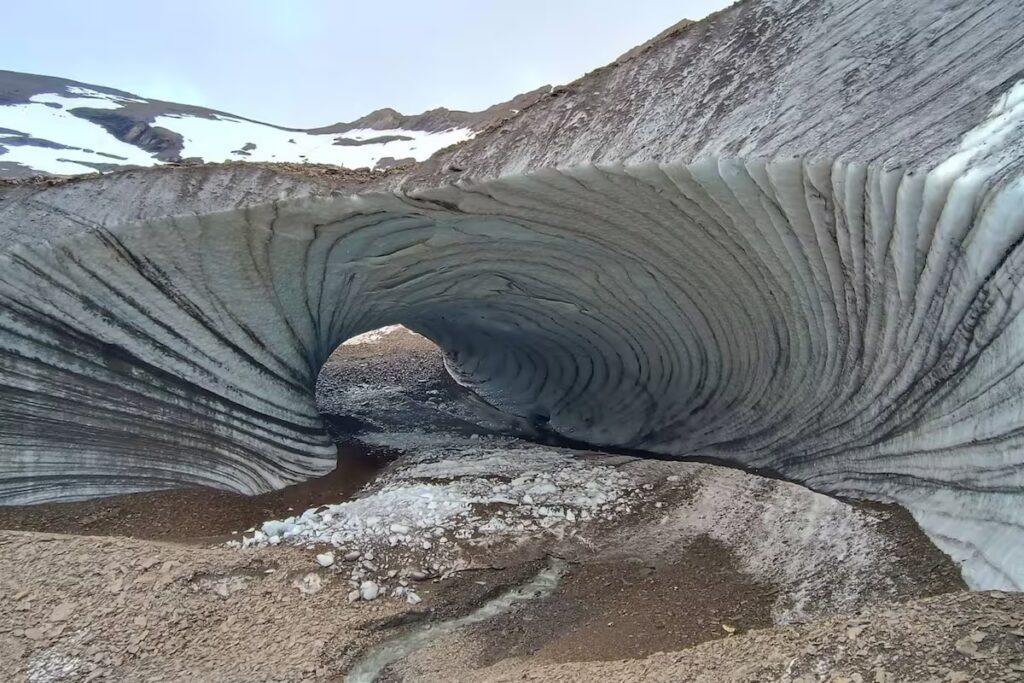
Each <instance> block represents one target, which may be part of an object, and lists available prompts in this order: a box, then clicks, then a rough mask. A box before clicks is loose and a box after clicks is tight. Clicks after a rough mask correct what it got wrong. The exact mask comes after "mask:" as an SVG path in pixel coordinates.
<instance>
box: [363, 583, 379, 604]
mask: <svg viewBox="0 0 1024 683" xmlns="http://www.w3.org/2000/svg"><path fill="white" fill-rule="evenodd" d="M378 595H380V586H378V585H377V582H376V581H363V582H362V583H361V584H359V597H360V598H362V599H363V600H376V599H377V596H378Z"/></svg>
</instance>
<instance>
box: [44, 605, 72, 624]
mask: <svg viewBox="0 0 1024 683" xmlns="http://www.w3.org/2000/svg"><path fill="white" fill-rule="evenodd" d="M74 611H75V605H74V603H70V602H64V603H61V604H60V605H57V606H56V607H54V608H53V611H52V612H50V621H58V622H59V621H67V619H68V617H70V616H71V615H72V614H73V613H74Z"/></svg>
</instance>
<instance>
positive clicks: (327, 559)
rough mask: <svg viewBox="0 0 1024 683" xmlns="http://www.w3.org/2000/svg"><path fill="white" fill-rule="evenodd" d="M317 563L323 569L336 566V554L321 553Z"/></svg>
mask: <svg viewBox="0 0 1024 683" xmlns="http://www.w3.org/2000/svg"><path fill="white" fill-rule="evenodd" d="M316 562H317V564H319V565H320V566H321V567H330V566H331V565H332V564H334V553H332V552H326V553H320V554H319V555H317V556H316Z"/></svg>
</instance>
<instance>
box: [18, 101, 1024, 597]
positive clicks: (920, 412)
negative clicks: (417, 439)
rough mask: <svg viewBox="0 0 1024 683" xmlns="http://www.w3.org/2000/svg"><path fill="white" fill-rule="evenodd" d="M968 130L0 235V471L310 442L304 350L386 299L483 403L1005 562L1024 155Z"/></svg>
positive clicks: (75, 467) (45, 473)
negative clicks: (752, 472)
mask: <svg viewBox="0 0 1024 683" xmlns="http://www.w3.org/2000/svg"><path fill="white" fill-rule="evenodd" d="M1007 101H1008V102H1011V100H1010V99H1009V96H1008V98H1007ZM1004 104H1005V102H1004ZM992 140H993V138H992V137H991V136H989V137H986V138H984V140H983V142H985V143H986V144H987V143H989V142H991V141H992ZM979 150H981V152H984V153H986V154H989V153H990V152H991V149H989V148H987V147H986V148H982V147H977V146H974V147H970V146H968V147H965V150H964V151H963V152H962V153H961V154H960V156H958V157H954V158H952V159H950V161H949V162H947V163H946V164H944V165H942V166H940V167H938V168H936V169H934V170H932V171H931V172H916V171H913V170H906V169H890V168H884V167H881V166H869V167H866V166H861V165H857V164H850V163H830V162H827V161H821V160H813V159H790V160H780V161H774V162H765V161H754V160H747V161H744V160H735V159H709V160H705V161H701V162H697V163H694V164H690V165H683V164H664V165H657V164H648V165H640V166H634V167H615V166H608V167H596V166H583V167H577V168H573V169H568V170H562V171H555V170H548V171H542V172H538V173H534V174H529V175H525V176H518V177H509V178H505V179H500V180H495V181H491V182H489V183H485V184H480V185H473V184H465V185H463V186H459V187H448V188H444V189H438V190H433V191H428V192H422V193H418V194H416V195H414V196H404V195H397V194H371V195H364V196H354V197H347V198H331V199H305V200H296V201H291V202H280V203H273V204H267V205H263V206H259V207H255V208H249V209H246V210H241V211H227V212H222V213H215V214H208V215H199V216H189V217H176V218H167V219H159V220H153V221H143V222H135V223H129V224H124V225H121V226H118V227H114V228H103V227H83V228H82V229H81V231H79V232H76V233H74V234H71V235H67V236H65V237H63V238H61V239H54V240H49V241H41V242H35V243H24V244H19V245H16V246H14V247H13V248H11V249H10V250H8V251H7V252H6V253H4V254H3V255H0V365H2V367H3V374H2V375H0V496H2V501H3V502H5V503H16V502H33V501H43V500H55V499H73V498H80V497H86V496H94V495H99V494H109V493H117V492H125V491H131V490H140V489H147V488H156V487H164V486H172V485H183V484H204V485H212V486H216V487H221V488H226V489H231V490H235V491H241V492H246V493H253V492H258V491H265V490H268V489H271V488H274V487H278V486H281V485H284V484H287V483H289V482H293V481H296V480H299V479H302V478H304V477H308V476H311V475H315V474H320V473H323V472H325V471H327V470H328V469H329V468H330V467H331V465H332V458H333V455H334V449H333V445H332V443H331V441H330V439H329V438H328V436H327V434H326V433H325V431H324V428H323V425H322V423H321V420H320V417H319V415H318V414H317V411H316V408H315V404H314V399H313V387H314V383H315V379H316V375H317V372H318V370H319V368H320V366H321V365H322V363H323V362H324V361H325V359H326V358H327V356H328V355H329V354H330V352H331V351H332V350H333V349H334V348H335V347H336V346H337V345H338V344H339V343H340V342H342V341H343V340H345V339H346V338H347V337H349V336H352V335H354V334H357V333H360V332H363V331H365V330H368V329H373V328H375V327H378V326H381V325H385V324H390V323H396V322H402V323H405V324H407V325H409V326H410V327H413V328H414V329H417V330H419V331H421V332H423V333H424V334H426V335H428V336H429V337H431V338H433V339H434V340H436V341H437V342H438V343H439V344H440V345H441V346H442V348H443V349H444V350H445V351H446V352H447V354H448V362H449V365H450V368H451V370H452V372H453V373H454V374H455V375H456V376H457V377H458V378H460V379H461V380H462V381H463V382H465V383H467V384H469V385H471V386H473V387H474V388H475V389H476V390H477V391H478V392H479V393H480V394H481V395H483V396H484V397H485V398H487V399H488V400H490V401H491V402H493V403H494V404H496V405H497V406H499V407H500V408H502V409H503V410H506V411H509V412H512V413H516V414H520V415H529V416H534V417H537V418H539V419H542V420H546V421H548V424H549V426H550V427H551V428H552V429H554V430H556V431H558V432H560V433H562V434H564V435H567V436H570V437H573V438H575V439H579V440H582V441H587V442H591V443H595V444H612V445H616V446H626V447H630V448H637V449H646V450H651V451H658V452H663V453H670V454H678V455H689V454H697V455H713V456H719V457H724V458H729V459H733V460H735V461H738V462H741V463H744V464H746V465H750V466H755V467H767V468H771V469H773V470H776V471H778V472H780V473H782V474H783V475H785V476H787V477H790V478H792V479H795V480H798V481H803V482H806V483H808V484H809V485H811V486H814V487H817V488H820V489H823V490H827V491H832V492H839V493H844V494H851V495H858V496H865V497H871V498H882V499H894V500H898V501H901V502H903V503H904V504H907V505H908V506H910V507H911V509H912V510H913V511H914V512H915V514H916V515H917V517H918V519H919V520H921V521H922V523H923V524H924V525H925V526H926V527H927V528H928V529H929V531H930V532H931V533H932V534H933V536H934V537H935V538H937V539H938V540H939V541H940V542H941V543H942V544H943V545H944V546H945V547H946V548H947V549H949V550H951V551H952V552H953V553H954V554H955V555H957V556H958V557H959V558H961V559H964V560H965V561H966V563H967V564H966V573H967V576H968V578H969V579H970V580H972V581H973V582H974V583H975V585H984V586H1003V587H1019V586H1020V585H1021V582H1022V580H1024V557H1022V550H1021V548H1022V547H1024V544H1021V543H1020V541H1021V524H1022V521H1024V520H1022V517H1024V513H1022V511H1021V505H1020V503H1021V490H1022V485H1024V443H1022V439H1024V437H1022V433H1024V409H1022V407H1021V406H1022V404H1021V402H1020V400H1019V395H1020V392H1021V388H1022V386H1024V371H1022V370H1021V365H1022V363H1024V327H1022V326H1024V323H1022V322H1021V319H1020V317H1019V316H1018V313H1019V311H1020V308H1021V306H1022V304H1024V289H1022V287H1021V286H1020V285H1019V284H1018V283H1019V282H1020V280H1021V278H1022V277H1024V250H1022V249H1021V248H1020V244H1021V240H1022V238H1024V211H1022V205H1024V181H1022V180H1021V178H1019V177H1015V176H1013V175H1012V174H1007V173H1005V165H1004V166H999V165H998V164H993V165H990V166H972V159H975V158H976V157H977V155H978V154H979V153H980V152H979ZM991 156H992V155H991V154H989V157H991Z"/></svg>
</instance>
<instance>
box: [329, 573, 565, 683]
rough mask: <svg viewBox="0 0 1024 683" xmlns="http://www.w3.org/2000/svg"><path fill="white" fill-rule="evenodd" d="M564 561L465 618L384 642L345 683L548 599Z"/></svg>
mask: <svg viewBox="0 0 1024 683" xmlns="http://www.w3.org/2000/svg"><path fill="white" fill-rule="evenodd" d="M567 564H568V563H567V562H566V561H565V560H560V559H558V558H551V560H550V561H549V562H548V566H547V567H546V568H544V569H543V570H541V571H540V572H538V573H537V575H536V576H535V577H533V579H531V580H530V581H529V582H527V583H525V584H523V585H521V586H517V587H516V588H514V589H512V590H510V591H507V592H505V593H502V594H501V595H500V596H498V597H496V598H494V599H493V600H489V601H487V602H486V603H484V604H483V605H482V606H481V607H479V608H478V609H476V610H474V611H473V612H470V613H469V614H467V615H466V616H463V617H459V618H457V619H450V620H448V621H444V622H441V623H439V624H426V625H424V626H420V627H418V628H415V629H413V630H412V631H410V632H408V633H405V634H402V635H400V636H398V637H396V638H392V639H391V640H387V641H384V642H383V643H381V644H380V645H378V646H377V647H375V648H373V649H371V650H370V651H369V652H368V653H367V654H366V655H364V656H363V657H362V658H360V659H359V660H358V661H357V662H356V663H355V665H354V666H353V667H352V669H351V670H350V671H349V673H348V676H346V678H345V681H346V682H347V683H371V682H372V681H375V680H377V677H378V676H380V674H381V672H382V671H384V669H385V668H387V667H388V666H390V665H391V664H394V663H395V662H397V661H399V660H402V659H405V658H406V657H408V656H409V655H411V654H412V653H414V652H416V651H417V650H419V649H420V648H422V647H423V646H424V645H426V644H427V643H429V642H431V641H433V640H436V639H438V638H441V637H442V636H446V635H448V634H450V633H452V632H454V631H456V630H458V629H460V628H462V627H463V626H470V625H472V624H478V623H480V622H482V621H487V620H488V619H490V618H491V617H496V616H498V615H499V614H504V613H505V612H507V611H509V610H510V609H511V608H512V607H513V606H514V605H516V604H518V603H521V602H526V601H528V600H535V599H537V598H542V597H545V596H548V595H550V594H551V593H552V592H553V591H554V590H555V588H556V587H557V586H558V582H559V580H560V579H561V578H562V575H563V574H565V569H566V566H567Z"/></svg>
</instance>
